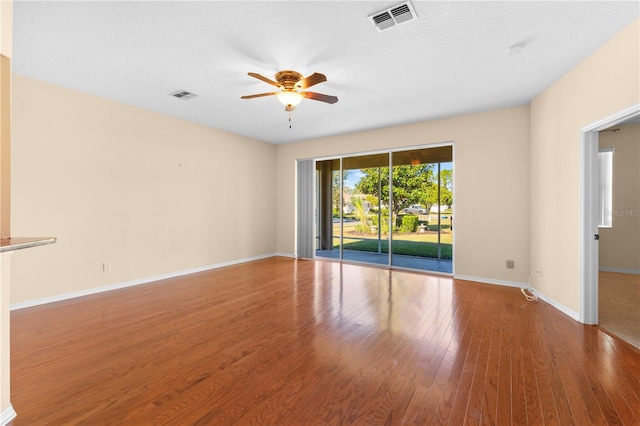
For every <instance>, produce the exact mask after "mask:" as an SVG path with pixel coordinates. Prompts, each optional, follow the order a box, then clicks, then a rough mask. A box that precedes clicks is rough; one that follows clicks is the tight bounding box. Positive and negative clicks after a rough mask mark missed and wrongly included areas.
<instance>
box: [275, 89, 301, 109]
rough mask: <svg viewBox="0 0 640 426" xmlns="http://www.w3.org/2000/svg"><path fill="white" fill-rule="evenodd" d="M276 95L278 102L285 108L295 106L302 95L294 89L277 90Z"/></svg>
mask: <svg viewBox="0 0 640 426" xmlns="http://www.w3.org/2000/svg"><path fill="white" fill-rule="evenodd" d="M276 97H277V98H278V100H279V101H280V103H281V104H282V105H284V106H285V107H287V108H291V107H295V106H297V105H298V104H299V103H300V102H302V99H303V96H302V95H301V94H300V93H298V92H296V91H294V90H283V91H282V92H278V93H277V94H276Z"/></svg>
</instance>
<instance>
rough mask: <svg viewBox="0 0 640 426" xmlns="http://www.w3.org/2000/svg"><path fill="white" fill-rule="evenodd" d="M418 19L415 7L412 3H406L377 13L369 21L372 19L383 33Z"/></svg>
mask: <svg viewBox="0 0 640 426" xmlns="http://www.w3.org/2000/svg"><path fill="white" fill-rule="evenodd" d="M417 17H418V15H416V12H415V10H414V9H413V5H412V4H411V3H410V2H406V3H401V4H399V5H396V6H394V7H392V8H389V9H386V10H383V11H381V12H378V13H375V14H373V15H371V16H369V19H371V21H372V22H373V24H374V25H375V26H376V28H377V29H378V31H383V30H386V29H388V28H391V27H393V26H395V25H396V24H404V23H405V22H409V21H413V20H414V19H416V18H417Z"/></svg>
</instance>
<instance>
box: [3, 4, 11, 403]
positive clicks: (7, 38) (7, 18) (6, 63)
mask: <svg viewBox="0 0 640 426" xmlns="http://www.w3.org/2000/svg"><path fill="white" fill-rule="evenodd" d="M12 22H13V4H12V2H10V1H0V56H1V58H2V59H1V61H2V64H0V65H1V66H2V68H4V70H2V71H3V72H0V74H2V75H1V76H0V78H1V79H2V82H0V92H1V96H0V117H2V118H0V121H2V122H1V123H0V127H2V129H1V130H2V132H1V136H0V164H1V165H2V166H0V176H2V182H4V183H6V182H7V180H6V176H7V167H8V166H9V164H8V161H6V160H7V158H6V153H7V152H8V145H9V139H8V136H9V135H8V131H7V127H8V124H9V123H7V122H6V120H8V119H9V114H8V109H9V106H10V95H9V93H8V92H9V90H8V89H9V88H10V87H9V86H8V85H7V84H6V83H7V77H8V76H9V74H8V73H7V72H6V70H7V69H9V67H10V58H11V45H12V35H13V26H12ZM3 154H5V155H3ZM3 186H4V187H3ZM7 189H9V188H6V185H2V184H0V233H2V234H5V233H8V231H9V224H8V222H6V221H4V220H3V219H2V217H3V216H6V214H7V212H8V210H9V209H8V207H9V199H8V197H9V191H8V190H7ZM9 256H10V254H3V255H0V413H4V412H5V410H7V409H8V408H9V407H10V405H11V402H10V398H9V392H10V386H9V382H10V380H9V298H10V295H9V291H10V282H9V279H10V275H9V272H10V266H11V264H10V258H9Z"/></svg>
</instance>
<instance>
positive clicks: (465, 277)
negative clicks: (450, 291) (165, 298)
mask: <svg viewBox="0 0 640 426" xmlns="http://www.w3.org/2000/svg"><path fill="white" fill-rule="evenodd" d="M453 278H455V279H457V280H465V281H476V282H479V283H484V284H495V285H503V286H506V287H517V288H526V287H527V284H526V283H520V282H517V281H507V280H495V279H493V278H483V277H472V276H469V275H458V274H454V275H453Z"/></svg>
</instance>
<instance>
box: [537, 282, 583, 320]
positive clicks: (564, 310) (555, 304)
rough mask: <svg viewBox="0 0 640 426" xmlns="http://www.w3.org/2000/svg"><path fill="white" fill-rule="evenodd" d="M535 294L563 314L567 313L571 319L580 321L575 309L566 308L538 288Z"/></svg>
mask: <svg viewBox="0 0 640 426" xmlns="http://www.w3.org/2000/svg"><path fill="white" fill-rule="evenodd" d="M536 295H537V296H538V298H539V299H540V300H543V301H545V302H547V303H548V304H550V305H551V306H553V307H554V308H556V309H557V310H559V311H560V312H562V313H563V314H565V315H567V316H568V317H570V318H571V319H574V320H576V321H578V322H581V321H580V315H579V314H578V313H577V312H576V311H574V310H572V309H569V308H567V307H566V306H564V305H563V304H562V303H560V302H558V301H556V300H553V299H552V298H550V297H548V296H546V295H544V294H542V293H540V292H539V291H538V290H536Z"/></svg>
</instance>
